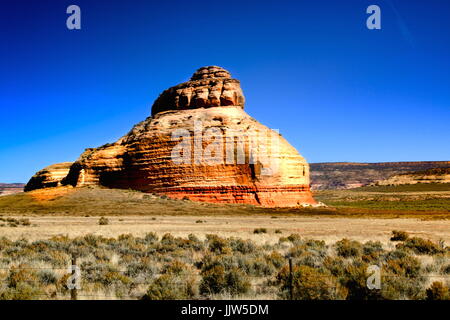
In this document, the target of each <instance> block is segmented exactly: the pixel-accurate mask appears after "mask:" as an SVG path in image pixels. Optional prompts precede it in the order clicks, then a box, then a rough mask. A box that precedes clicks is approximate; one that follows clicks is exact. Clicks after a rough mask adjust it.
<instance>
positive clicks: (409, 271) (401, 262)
mask: <svg viewBox="0 0 450 320" xmlns="http://www.w3.org/2000/svg"><path fill="white" fill-rule="evenodd" d="M385 268H386V270H387V271H389V272H391V273H393V274H394V275H397V276H402V277H409V278H416V277H418V276H419V275H420V271H421V264H420V261H419V260H418V259H416V258H414V257H411V256H406V257H403V258H399V259H393V260H388V261H387V262H386V266H385Z"/></svg>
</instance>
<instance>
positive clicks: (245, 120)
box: [61, 66, 315, 207]
mask: <svg viewBox="0 0 450 320" xmlns="http://www.w3.org/2000/svg"><path fill="white" fill-rule="evenodd" d="M244 103H245V99H244V95H243V93H242V90H241V87H240V83H239V81H238V80H236V79H232V78H231V76H230V73H229V72H228V71H226V70H224V69H222V68H220V67H216V66H212V67H204V68H201V69H199V70H198V71H197V72H195V73H194V75H193V76H192V77H191V79H190V80H189V81H187V82H185V83H182V84H179V85H177V86H174V87H172V88H169V89H167V90H165V91H164V92H163V93H161V95H160V96H159V97H158V98H157V99H156V101H155V102H154V104H153V107H152V112H151V115H152V116H151V117H149V118H147V119H146V120H144V121H142V122H141V123H139V124H137V125H135V126H134V127H133V128H132V130H131V131H130V132H129V133H128V134H126V135H125V136H123V137H122V138H120V139H119V140H118V141H117V142H115V143H112V144H107V145H104V146H102V147H99V148H95V149H86V151H85V152H84V153H83V154H82V155H81V156H80V157H79V159H78V160H77V161H75V162H74V163H73V164H72V165H71V167H70V170H69V172H68V174H67V176H66V177H64V178H63V179H62V180H61V183H62V184H70V185H73V186H77V187H78V186H85V185H102V186H106V187H110V188H126V189H128V188H131V189H135V190H140V191H144V192H153V193H160V194H166V195H168V196H169V197H173V198H180V199H181V198H188V199H191V200H195V201H206V202H215V203H243V204H254V205H262V206H268V207H277V206H298V205H304V204H315V201H314V199H313V198H312V195H311V192H310V190H309V166H308V163H307V162H306V161H305V159H304V158H303V157H302V156H301V155H300V154H299V153H298V152H297V151H296V150H295V148H293V147H292V146H291V145H290V144H289V143H288V142H287V141H286V140H285V139H284V138H283V137H281V135H279V134H278V133H277V132H275V131H273V130H271V129H269V128H267V127H266V126H264V125H262V124H260V123H259V122H258V121H256V120H255V119H253V118H252V117H250V116H249V115H248V114H247V113H246V112H245V111H244Z"/></svg>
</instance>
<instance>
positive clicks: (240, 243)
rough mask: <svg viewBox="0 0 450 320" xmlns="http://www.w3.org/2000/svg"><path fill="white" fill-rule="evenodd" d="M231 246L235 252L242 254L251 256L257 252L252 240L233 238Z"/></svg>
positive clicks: (230, 241)
mask: <svg viewBox="0 0 450 320" xmlns="http://www.w3.org/2000/svg"><path fill="white" fill-rule="evenodd" d="M229 245H230V247H231V249H232V250H233V251H234V252H240V253H242V254H251V253H254V252H255V251H256V245H255V244H254V243H253V242H252V241H251V240H243V239H236V238H232V239H230V240H229Z"/></svg>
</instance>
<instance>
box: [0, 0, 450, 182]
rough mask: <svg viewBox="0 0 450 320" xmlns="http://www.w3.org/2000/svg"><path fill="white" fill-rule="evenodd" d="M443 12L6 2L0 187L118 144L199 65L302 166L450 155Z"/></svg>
mask: <svg viewBox="0 0 450 320" xmlns="http://www.w3.org/2000/svg"><path fill="white" fill-rule="evenodd" d="M71 4H77V5H79V6H80V8H81V14H82V22H81V27H82V29H81V30H76V31H74V30H68V29H67V28H66V19H67V17H68V15H67V14H66V8H67V7H68V6H69V5H71ZM371 4H377V5H379V6H380V8H381V26H382V29H381V30H368V29H367V28H366V19H367V17H368V14H366V8H367V7H368V6H369V5H371ZM449 14H450V2H449V1H445V0H429V1H425V0H424V1H410V0H408V1H406V0H403V1H400V0H398V1H395V0H392V1H387V0H383V1H382V0H371V1H364V0H353V1H352V0H347V1H321V0H316V1H299V0H295V1H264V0H258V1H249V0H246V1H243V0H239V1H235V0H227V1H225V2H223V1H195V0H193V1H170V2H169V1H139V0H134V1H106V0H103V1H101V0H90V1H84V0H70V1H65V0H59V1H51V0H49V1H37V0H34V1H31V0H28V1H25V0H2V3H1V10H0V36H1V46H2V50H0V110H1V114H2V117H1V120H0V125H1V128H2V131H1V134H0V182H26V181H28V179H29V177H30V176H31V175H32V174H34V172H35V171H37V170H39V169H41V168H43V167H45V166H47V165H50V164H52V163H57V162H63V161H73V160H75V159H76V158H77V157H78V156H79V155H80V154H81V153H82V152H83V150H84V149H85V148H88V147H96V146H99V145H102V144H104V143H106V142H112V141H115V140H116V139H117V138H119V137H120V136H122V135H124V134H125V133H126V132H127V131H128V130H129V129H130V128H131V127H132V125H133V124H135V123H137V122H139V121H141V120H143V119H144V118H146V117H147V116H148V115H149V114H150V108H151V105H152V103H153V101H154V100H155V99H156V98H157V96H158V94H159V93H160V92H161V91H163V90H164V89H166V88H168V87H170V86H173V85H176V84H178V83H180V82H183V81H186V80H188V79H189V77H190V76H191V74H192V73H193V72H194V71H195V70H196V69H197V68H199V67H201V66H205V65H219V66H222V67H224V68H226V69H228V70H229V71H230V72H231V73H232V75H233V76H234V77H235V78H237V79H239V80H241V84H242V87H243V90H244V94H245V96H246V100H247V103H246V111H247V112H248V113H249V114H250V115H251V116H253V117H254V118H256V119H258V120H259V121H260V122H262V123H263V124H265V125H267V126H269V127H271V128H275V129H279V130H280V132H281V133H282V134H283V136H284V137H286V138H287V139H288V140H289V142H291V144H292V145H294V146H295V147H296V148H297V149H298V150H299V151H300V153H301V154H302V155H303V156H305V157H306V159H307V160H308V161H309V162H327V161H358V162H380V161H422V160H450V148H449V136H450V126H449V120H450V25H449V22H448V21H449Z"/></svg>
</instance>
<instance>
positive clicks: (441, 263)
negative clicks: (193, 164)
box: [0, 185, 450, 300]
mask: <svg viewBox="0 0 450 320" xmlns="http://www.w3.org/2000/svg"><path fill="white" fill-rule="evenodd" d="M421 188H422V189H423V190H418V189H421ZM421 188H418V187H414V188H412V189H411V188H409V187H408V188H406V189H405V187H400V188H398V187H395V188H389V187H383V188H382V189H380V188H375V189H373V188H369V189H363V188H360V189H358V190H333V191H320V192H316V193H315V198H316V199H317V200H318V201H320V202H322V203H323V204H324V206H321V207H317V208H302V207H299V208H262V207H257V206H249V205H218V204H212V203H199V202H193V201H189V200H174V199H169V198H168V197H166V196H161V195H156V194H148V193H141V192H137V191H133V190H117V189H106V188H98V187H94V188H91V187H85V188H69V187H57V188H49V189H43V190H35V191H31V192H26V193H20V194H14V195H8V196H2V197H0V300H1V299H7V300H11V299H70V298H71V293H70V292H69V291H68V289H67V277H68V276H69V274H68V273H67V272H68V271H67V270H68V269H67V268H68V266H69V264H70V263H71V259H72V258H73V256H74V255H75V256H77V257H78V264H79V266H80V268H81V272H82V277H81V282H82V289H81V290H80V291H79V293H78V298H79V299H289V298H290V295H289V288H291V287H290V286H291V285H290V284H289V274H288V273H287V270H288V269H287V268H288V267H287V263H288V259H292V260H293V265H294V269H293V281H294V282H293V285H292V286H293V289H292V290H293V292H294V296H293V297H294V299H448V298H449V296H448V294H447V291H448V289H447V287H448V286H449V279H450V278H449V274H450V265H449V264H448V262H449V259H448V254H449V252H450V251H449V247H448V243H450V221H449V218H450V207H449V199H450V197H449V196H450V195H449V192H450V191H449V190H448V187H447V186H444V187H443V186H442V185H436V186H430V185H427V186H422V187H421ZM430 188H431V189H435V190H430ZM394 230H395V231H396V232H393V231H394ZM393 236H394V237H393ZM371 264H376V265H381V266H382V268H383V278H382V281H383V284H384V286H383V287H382V289H381V291H380V290H378V291H376V292H375V291H370V290H368V289H367V287H366V279H367V277H368V274H367V268H368V266H369V265H371Z"/></svg>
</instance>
